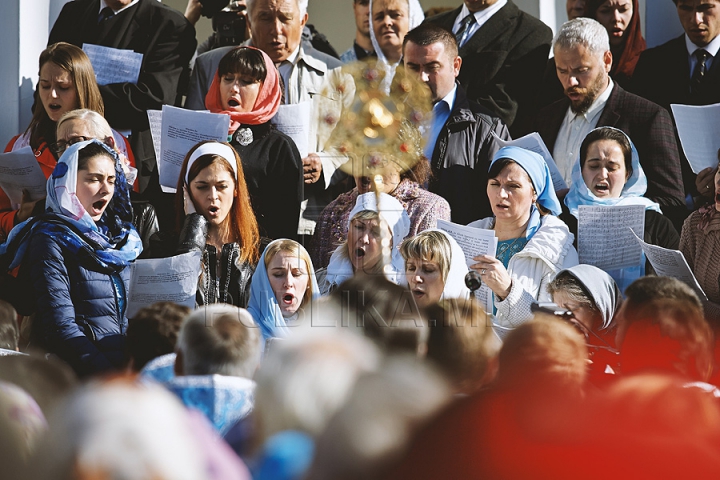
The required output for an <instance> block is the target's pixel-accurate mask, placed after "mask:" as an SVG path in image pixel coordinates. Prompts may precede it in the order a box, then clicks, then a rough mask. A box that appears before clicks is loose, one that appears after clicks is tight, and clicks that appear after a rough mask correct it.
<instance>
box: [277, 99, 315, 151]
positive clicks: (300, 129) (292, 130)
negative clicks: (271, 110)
mask: <svg viewBox="0 0 720 480" xmlns="http://www.w3.org/2000/svg"><path fill="white" fill-rule="evenodd" d="M311 113H312V101H307V102H302V103H296V104H293V105H280V108H279V109H278V112H277V113H276V114H275V116H274V117H273V118H272V120H270V121H271V122H272V124H273V125H275V127H277V129H278V130H280V131H281V132H282V133H284V134H285V135H287V136H288V137H290V138H292V140H293V142H295V145H296V146H297V149H298V150H299V151H300V157H301V158H305V157H307V156H308V153H310V151H309V141H310V114H311Z"/></svg>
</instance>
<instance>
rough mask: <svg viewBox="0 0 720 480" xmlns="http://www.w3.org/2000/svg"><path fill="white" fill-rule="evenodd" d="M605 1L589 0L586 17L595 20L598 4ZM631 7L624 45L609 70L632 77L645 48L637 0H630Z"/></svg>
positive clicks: (615, 73)
mask: <svg viewBox="0 0 720 480" xmlns="http://www.w3.org/2000/svg"><path fill="white" fill-rule="evenodd" d="M605 2H606V0H590V1H589V2H588V8H587V10H586V12H587V15H588V17H590V18H593V19H596V20H597V15H596V13H597V10H598V8H600V5H602V4H603V3H605ZM632 8H633V14H632V17H631V18H630V25H628V27H627V29H626V30H625V35H624V37H625V47H624V48H623V52H622V55H620V59H618V60H615V62H614V65H613V68H612V72H610V73H612V74H614V75H623V76H625V77H627V78H631V77H632V74H633V72H634V71H635V65H637V62H638V59H639V58H640V54H641V53H642V52H643V51H644V50H645V49H646V48H647V45H646V44H645V39H644V38H643V36H642V31H641V29H640V6H639V5H638V0H632Z"/></svg>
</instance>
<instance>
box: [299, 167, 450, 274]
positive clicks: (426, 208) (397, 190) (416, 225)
mask: <svg viewBox="0 0 720 480" xmlns="http://www.w3.org/2000/svg"><path fill="white" fill-rule="evenodd" d="M429 173H430V165H429V164H428V162H427V161H426V160H425V159H420V160H418V161H417V162H416V163H415V165H414V166H413V168H411V169H404V170H403V169H402V168H401V167H400V165H399V164H398V163H397V162H395V161H389V162H388V165H387V167H385V169H384V170H383V172H382V175H381V177H382V184H381V186H380V191H381V192H383V193H387V194H388V195H391V196H393V197H395V198H396V199H397V200H398V201H399V202H400V203H401V204H402V206H403V208H404V209H405V210H406V211H407V213H408V215H409V216H410V233H409V234H410V235H415V234H417V233H419V232H422V231H423V230H427V229H429V228H435V227H436V226H437V221H438V220H448V221H449V220H450V205H449V204H448V202H447V200H445V199H444V198H442V197H441V196H439V195H436V194H434V193H431V192H428V191H427V190H425V189H424V188H423V187H422V185H423V184H424V183H425V182H426V181H427V179H428V176H429ZM355 184H356V185H357V186H356V187H355V188H353V189H352V190H351V191H349V192H347V193H343V194H341V195H340V196H338V198H336V199H335V200H333V201H332V202H330V203H329V204H328V206H327V207H325V209H324V210H323V211H322V213H321V214H320V219H319V220H318V222H317V227H316V228H315V234H314V236H313V242H312V247H311V249H310V253H311V255H312V259H313V263H314V264H315V266H316V267H318V268H320V267H325V266H327V264H328V262H329V261H330V256H331V255H332V253H333V252H334V251H335V249H336V248H337V247H338V246H339V245H340V244H341V243H342V242H343V241H344V240H345V238H347V234H348V230H347V225H348V220H349V218H350V211H351V210H352V208H353V207H354V206H355V203H356V202H357V198H358V196H359V195H363V194H365V193H368V192H370V191H371V178H370V177H369V176H367V175H362V174H356V175H355Z"/></svg>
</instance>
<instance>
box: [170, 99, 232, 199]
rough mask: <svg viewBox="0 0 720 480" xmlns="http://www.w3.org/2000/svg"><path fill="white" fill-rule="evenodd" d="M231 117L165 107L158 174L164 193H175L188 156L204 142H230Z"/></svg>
mask: <svg viewBox="0 0 720 480" xmlns="http://www.w3.org/2000/svg"><path fill="white" fill-rule="evenodd" d="M229 126H230V117H229V116H228V115H225V114H219V113H209V112H202V111H195V110H185V109H183V108H177V107H172V106H170V105H163V108H162V127H161V131H162V134H161V138H160V157H158V170H159V174H160V185H161V186H162V187H164V188H163V191H167V192H171V193H173V192H175V189H176V187H177V183H178V178H179V177H180V169H181V168H182V163H183V160H184V159H185V155H187V153H188V152H189V151H190V149H191V148H192V147H194V146H195V145H196V144H197V143H199V142H202V141H204V140H216V141H218V142H225V141H227V137H228V128H229Z"/></svg>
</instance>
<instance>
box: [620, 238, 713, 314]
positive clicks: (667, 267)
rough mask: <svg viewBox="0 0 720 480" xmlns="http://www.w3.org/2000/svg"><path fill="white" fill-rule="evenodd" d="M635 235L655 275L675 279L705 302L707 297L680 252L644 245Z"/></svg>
mask: <svg viewBox="0 0 720 480" xmlns="http://www.w3.org/2000/svg"><path fill="white" fill-rule="evenodd" d="M634 235H635V240H636V241H637V242H638V244H639V245H640V247H641V248H642V251H643V252H645V256H646V257H647V259H648V260H649V261H650V265H652V267H653V269H655V273H656V274H658V275H660V276H663V277H672V278H677V279H678V280H680V281H681V282H683V283H685V284H687V285H688V286H690V287H691V288H692V289H693V290H695V292H696V293H697V294H698V295H699V296H700V298H701V299H703V300H707V295H705V292H704V291H703V289H702V287H701V286H700V284H699V283H698V281H697V278H695V275H693V272H692V270H690V266H689V265H688V263H687V260H686V259H685V255H683V254H682V252H681V251H680V250H670V249H668V248H663V247H659V246H657V245H651V244H649V243H645V242H644V241H643V240H642V239H641V238H640V237H638V236H637V234H634Z"/></svg>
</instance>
